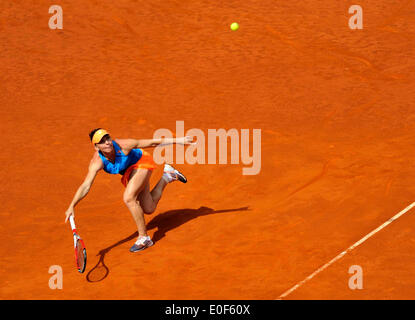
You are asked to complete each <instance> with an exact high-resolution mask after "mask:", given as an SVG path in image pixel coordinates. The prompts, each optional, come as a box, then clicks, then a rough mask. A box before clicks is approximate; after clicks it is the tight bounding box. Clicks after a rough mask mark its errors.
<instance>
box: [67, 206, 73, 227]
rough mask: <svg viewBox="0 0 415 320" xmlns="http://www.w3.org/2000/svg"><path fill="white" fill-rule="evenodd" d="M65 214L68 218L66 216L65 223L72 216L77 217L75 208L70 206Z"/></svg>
mask: <svg viewBox="0 0 415 320" xmlns="http://www.w3.org/2000/svg"><path fill="white" fill-rule="evenodd" d="M65 215H66V218H65V223H66V222H67V221H68V219H69V217H70V216H74V217H75V212H74V209H73V208H72V207H69V208H68V210H66V212H65Z"/></svg>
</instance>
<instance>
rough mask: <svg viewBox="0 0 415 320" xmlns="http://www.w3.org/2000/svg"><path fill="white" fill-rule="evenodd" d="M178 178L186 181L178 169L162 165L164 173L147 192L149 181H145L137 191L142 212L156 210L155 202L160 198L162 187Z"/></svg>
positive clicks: (148, 212)
mask: <svg viewBox="0 0 415 320" xmlns="http://www.w3.org/2000/svg"><path fill="white" fill-rule="evenodd" d="M176 180H179V181H181V182H183V183H185V182H187V179H186V177H185V176H184V175H183V174H182V173H180V172H179V171H178V170H176V169H174V168H173V167H172V166H170V165H165V166H164V173H163V176H162V177H161V179H160V180H159V182H157V184H156V186H155V187H154V188H153V190H151V192H149V190H150V183H149V181H147V183H146V186H145V187H144V188H143V190H142V191H141V192H140V193H139V195H138V198H137V200H138V201H139V203H140V205H141V207H142V209H143V211H144V213H147V214H150V213H153V212H154V211H155V210H156V207H157V204H158V202H159V200H160V199H161V196H162V194H163V190H164V188H165V187H166V186H167V184H169V183H170V182H173V181H176Z"/></svg>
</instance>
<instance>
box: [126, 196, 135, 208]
mask: <svg viewBox="0 0 415 320" xmlns="http://www.w3.org/2000/svg"><path fill="white" fill-rule="evenodd" d="M123 200H124V203H125V204H126V205H127V207H130V206H131V205H135V203H136V201H137V200H136V199H135V198H134V197H132V196H130V195H129V194H124V196H123Z"/></svg>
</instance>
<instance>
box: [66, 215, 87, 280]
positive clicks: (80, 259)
mask: <svg viewBox="0 0 415 320" xmlns="http://www.w3.org/2000/svg"><path fill="white" fill-rule="evenodd" d="M69 222H70V223H71V228H72V234H73V246H74V248H75V262H76V267H77V268H78V271H79V272H80V273H83V272H84V271H85V267H86V248H85V244H84V241H83V240H82V238H81V237H80V236H79V234H78V233H77V231H76V226H75V220H74V217H73V216H70V217H69Z"/></svg>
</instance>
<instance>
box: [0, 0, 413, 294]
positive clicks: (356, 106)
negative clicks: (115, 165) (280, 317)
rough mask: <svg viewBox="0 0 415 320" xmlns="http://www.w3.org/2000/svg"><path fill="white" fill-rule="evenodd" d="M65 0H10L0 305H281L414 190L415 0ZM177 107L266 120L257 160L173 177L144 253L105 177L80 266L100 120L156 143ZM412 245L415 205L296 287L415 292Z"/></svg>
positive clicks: (4, 16) (241, 122)
mask: <svg viewBox="0 0 415 320" xmlns="http://www.w3.org/2000/svg"><path fill="white" fill-rule="evenodd" d="M55 2H56V3H55ZM55 2H53V3H52V2H50V1H45V0H38V1H36V4H34V3H30V4H29V2H28V1H23V0H19V1H17V0H14V1H1V3H0V46H1V47H0V66H1V73H0V83H1V85H0V105H1V108H0V119H1V120H0V123H1V139H0V148H1V150H2V152H1V153H0V159H1V164H2V165H1V170H0V177H1V181H2V183H1V185H0V191H1V193H0V240H1V246H0V250H1V251H0V256H1V269H0V298H1V299H276V298H278V297H279V296H280V295H281V294H282V293H283V292H285V291H286V290H288V289H289V288H291V287H292V286H294V285H295V284H297V283H298V282H300V281H302V280H303V279H304V278H306V277H307V276H308V275H309V274H311V273H312V272H314V271H315V270H316V269H318V268H319V267H320V266H322V265H324V264H325V263H327V262H328V261H330V260H331V259H332V258H334V257H335V256H336V255H337V254H339V253H340V252H342V251H343V250H345V249H347V248H348V247H349V246H351V245H352V244H353V243H355V242H356V241H358V240H359V239H361V238H362V237H363V236H365V235H366V234H368V233H369V232H371V231H372V230H373V229H375V228H377V227H378V226H380V225H381V224H383V223H384V222H385V221H387V220H388V219H389V218H391V217H392V216H394V215H395V214H396V213H398V212H400V211H401V210H403V209H404V208H406V207H407V206H408V205H410V204H411V203H413V202H414V201H415V183H414V181H415V167H414V156H415V148H414V147H415V142H414V133H415V130H414V123H415V89H414V80H415V74H414V67H415V57H414V41H413V39H414V38H415V27H414V18H415V14H414V12H415V3H414V2H413V1H409V0H403V1H398V2H394V1H385V0H381V1H379V0H376V1H375V0H372V1H367V0H361V1H358V3H355V2H351V1H322V0H321V1H320V0H314V1H311V0H306V1H267V0H261V1H229V0H228V1H213V2H212V1H199V0H197V1H196V0H195V1H176V0H174V1H170V0H169V1H158V0H155V1H133V0H129V1H127V0H119V1H109V0H100V1H92V0H91V1H79V0H76V1H74V0H71V1H66V0H65V1H64V0H59V1H55ZM51 4H59V5H61V6H62V8H63V30H50V29H49V28H48V21H49V17H50V16H51V15H50V14H49V13H48V9H49V6H50V5H51ZM352 4H359V5H361V6H362V8H363V19H364V20H363V21H364V29H363V30H350V29H349V27H348V19H349V17H350V15H349V14H348V8H349V7H350V6H351V5H352ZM234 21H237V22H238V23H239V24H240V29H239V30H238V31H236V32H232V31H231V30H230V29H229V25H230V23H232V22H234ZM176 120H183V121H184V125H185V130H188V129H191V128H200V129H202V130H203V131H204V132H207V130H208V129H210V128H211V129H219V128H224V129H227V130H228V129H231V128H236V129H238V130H240V129H251V134H252V129H254V128H258V129H261V130H262V167H261V172H260V174H258V175H255V176H243V175H242V168H243V165H242V164H240V165H231V164H229V165H189V164H182V165H177V166H176V167H177V168H178V169H179V170H181V171H182V172H183V173H185V174H186V176H187V177H188V179H189V182H188V183H187V184H180V183H173V184H171V185H169V186H168V187H167V188H166V190H165V193H164V196H163V198H162V199H161V201H160V203H159V206H158V208H157V210H156V212H155V213H153V214H152V215H149V216H146V221H147V222H148V228H149V235H150V236H152V237H153V238H154V239H155V240H156V242H155V245H154V246H153V247H152V248H150V249H148V250H145V251H142V252H140V253H136V254H132V253H130V252H129V251H128V249H129V248H130V246H131V245H132V244H133V243H134V241H135V239H136V234H135V231H136V229H135V224H134V221H133V219H132V217H131V214H130V213H129V211H128V209H127V207H126V206H125V205H124V203H123V200H122V193H123V190H124V188H123V186H122V185H121V183H120V176H114V175H108V174H105V173H99V175H98V177H97V178H96V180H95V183H94V185H93V187H92V189H91V191H90V193H89V194H88V196H87V197H86V198H85V199H84V200H83V201H81V202H80V203H79V205H78V206H77V207H76V208H75V213H76V221H77V225H78V230H79V232H80V234H81V236H82V237H83V238H84V240H85V243H86V246H87V250H88V265H87V269H86V272H85V273H84V274H80V273H78V271H77V270H76V269H75V267H74V257H73V242H72V234H71V231H70V227H69V224H64V218H65V216H64V212H65V210H66V209H67V207H68V205H69V203H70V201H71V199H72V197H73V195H74V193H75V191H76V189H77V188H78V186H79V185H80V183H81V182H82V181H83V179H84V177H85V174H86V172H87V167H88V163H89V161H90V158H91V156H92V154H93V152H94V150H93V148H92V146H91V144H90V141H89V138H88V132H89V131H90V130H92V129H93V128H96V127H104V128H106V129H107V130H109V131H110V132H111V133H112V135H113V136H114V137H115V138H152V135H153V132H154V131H155V130H156V129H159V128H167V129H170V130H172V131H173V132H174V131H175V125H176V123H175V121H176ZM251 136H252V135H251ZM148 150H150V151H151V149H148ZM161 174H162V166H160V167H159V168H158V169H157V170H156V171H155V172H154V173H153V176H152V179H151V184H152V186H153V185H154V184H155V183H156V182H157V180H158V179H159V178H160V177H161ZM414 252H415V209H412V210H410V211H408V212H407V213H406V214H405V215H403V216H402V217H400V218H399V219H398V220H397V221H394V222H393V223H391V224H390V225H389V226H387V227H386V228H384V229H383V230H381V231H379V232H378V233H376V235H374V236H373V237H371V238H370V239H368V240H367V241H365V242H364V243H363V244H361V245H360V246H359V247H357V248H356V249H354V250H353V251H351V252H350V253H348V254H347V255H346V256H344V257H343V258H342V259H340V260H339V261H337V262H335V263H333V264H332V265H331V266H329V267H328V268H327V269H326V270H324V271H322V272H321V273H319V274H318V275H316V276H315V277H314V278H313V279H311V280H310V281H308V282H307V283H305V284H304V285H303V286H301V287H300V288H298V289H297V290H295V291H294V292H292V293H291V294H290V295H288V296H287V297H286V299H413V298H415V276H414V270H415V256H414ZM51 265H60V266H62V269H63V289H62V290H51V289H50V288H49V286H48V281H49V278H50V277H51V276H52V275H51V274H49V273H48V270H49V267H50V266H51ZM351 265H360V266H361V267H362V269H363V289H362V290H350V289H349V287H348V280H349V277H350V276H351V275H350V274H348V270H349V267H350V266H351Z"/></svg>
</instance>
